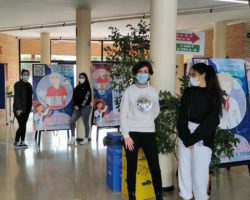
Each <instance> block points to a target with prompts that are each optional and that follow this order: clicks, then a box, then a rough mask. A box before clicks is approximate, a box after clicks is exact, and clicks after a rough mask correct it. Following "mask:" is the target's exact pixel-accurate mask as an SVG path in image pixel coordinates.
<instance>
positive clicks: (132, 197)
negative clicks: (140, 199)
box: [128, 192, 136, 200]
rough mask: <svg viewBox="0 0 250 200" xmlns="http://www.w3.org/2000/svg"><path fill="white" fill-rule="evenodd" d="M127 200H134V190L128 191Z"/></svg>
mask: <svg viewBox="0 0 250 200" xmlns="http://www.w3.org/2000/svg"><path fill="white" fill-rule="evenodd" d="M128 200H136V198H135V192H129V193H128Z"/></svg>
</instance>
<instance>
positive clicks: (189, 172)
mask: <svg viewBox="0 0 250 200" xmlns="http://www.w3.org/2000/svg"><path fill="white" fill-rule="evenodd" d="M191 132H193V131H191ZM211 155H212V150H211V149H210V148H209V147H206V146H204V145H203V144H202V143H201V142H199V143H196V144H194V145H193V147H192V148H191V149H190V148H186V147H185V145H184V144H183V142H182V141H181V139H179V142H178V157H179V166H178V182H179V188H180V196H181V197H182V198H183V199H185V200H186V199H192V198H193V196H194V197H195V200H208V199H209V196H208V195H207V187H208V180H209V165H210V162H211Z"/></svg>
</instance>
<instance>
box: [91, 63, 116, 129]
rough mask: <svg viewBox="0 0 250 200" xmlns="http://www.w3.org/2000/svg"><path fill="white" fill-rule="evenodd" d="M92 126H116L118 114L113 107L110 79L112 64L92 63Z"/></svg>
mask: <svg viewBox="0 0 250 200" xmlns="http://www.w3.org/2000/svg"><path fill="white" fill-rule="evenodd" d="M92 69H93V73H92V76H93V86H94V89H93V90H94V124H96V125H97V126H99V127H105V126H111V127H112V126H118V125H119V112H118V110H117V109H116V106H115V102H114V100H115V96H116V95H117V94H116V93H115V92H114V91H113V90H112V80H111V77H110V73H111V69H112V64H110V63H109V64H107V63H105V64H104V63H93V64H92Z"/></svg>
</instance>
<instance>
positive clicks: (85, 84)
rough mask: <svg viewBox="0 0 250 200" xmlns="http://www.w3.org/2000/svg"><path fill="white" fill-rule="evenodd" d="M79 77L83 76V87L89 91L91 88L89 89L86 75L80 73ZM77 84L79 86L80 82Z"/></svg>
mask: <svg viewBox="0 0 250 200" xmlns="http://www.w3.org/2000/svg"><path fill="white" fill-rule="evenodd" d="M80 76H84V79H85V81H84V83H83V87H85V88H86V89H89V90H90V89H91V88H90V83H89V78H88V76H87V74H86V73H84V72H82V73H80V74H79V77H80ZM79 84H80V82H79Z"/></svg>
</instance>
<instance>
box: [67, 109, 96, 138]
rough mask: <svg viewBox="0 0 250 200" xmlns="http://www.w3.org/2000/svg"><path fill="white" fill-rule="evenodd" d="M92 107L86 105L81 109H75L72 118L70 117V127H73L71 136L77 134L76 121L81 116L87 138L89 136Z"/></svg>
mask: <svg viewBox="0 0 250 200" xmlns="http://www.w3.org/2000/svg"><path fill="white" fill-rule="evenodd" d="M91 110H92V107H91V106H90V105H86V106H84V107H83V108H80V109H79V110H75V109H74V111H73V113H72V115H71V118H70V122H69V123H70V129H71V136H72V137H74V136H75V129H76V121H77V120H78V119H79V117H82V121H83V125H84V127H85V138H88V137H89V130H90V128H89V116H90V113H91Z"/></svg>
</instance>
